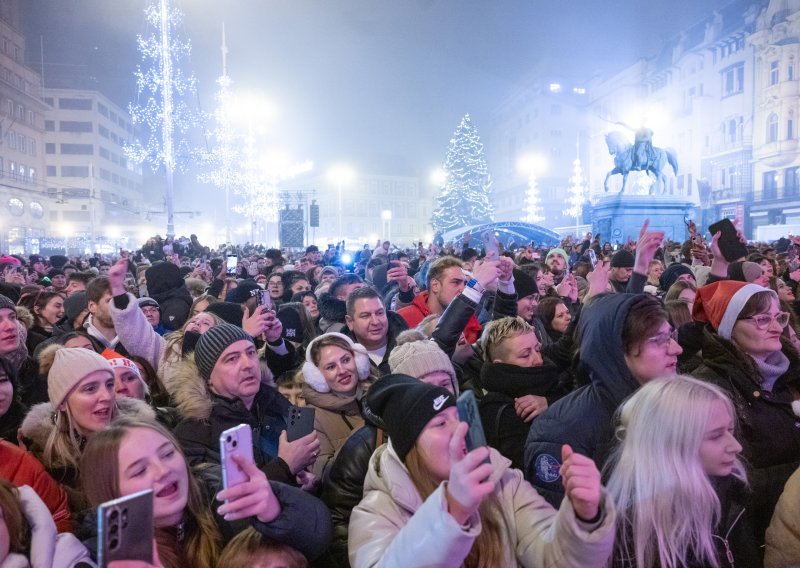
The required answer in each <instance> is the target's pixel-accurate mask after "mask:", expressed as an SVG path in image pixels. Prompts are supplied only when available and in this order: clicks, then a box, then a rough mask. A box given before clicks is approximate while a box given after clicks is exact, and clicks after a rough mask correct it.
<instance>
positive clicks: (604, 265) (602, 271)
mask: <svg viewBox="0 0 800 568" xmlns="http://www.w3.org/2000/svg"><path fill="white" fill-rule="evenodd" d="M610 271H611V269H610V267H609V263H608V262H606V261H603V260H598V261H597V264H596V265H595V267H594V270H592V271H591V272H590V273H589V274H587V275H586V280H587V282H589V290H588V291H587V292H586V297H585V299H584V301H586V300H588V299H589V298H591V297H592V296H596V295H598V294H602V293H604V292H606V291H608V275H609V272H610Z"/></svg>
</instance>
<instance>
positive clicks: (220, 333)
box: [194, 323, 254, 380]
mask: <svg viewBox="0 0 800 568" xmlns="http://www.w3.org/2000/svg"><path fill="white" fill-rule="evenodd" d="M237 341H249V342H250V343H253V344H254V342H253V338H252V337H250V335H248V334H247V332H246V331H245V330H243V329H242V328H241V327H236V326H235V325H231V324H229V323H221V324H219V325H215V326H213V327H210V328H208V331H206V332H205V333H204V334H203V335H201V336H200V339H198V340H197V345H196V346H195V348H194V361H195V363H197V370H198V371H199V372H200V376H201V377H203V378H204V379H206V380H208V379H209V378H211V371H213V370H214V366H215V365H216V364H217V361H218V360H219V358H220V356H221V355H222V352H223V351H225V350H226V349H227V348H228V347H230V346H231V345H233V344H234V343H236V342H237Z"/></svg>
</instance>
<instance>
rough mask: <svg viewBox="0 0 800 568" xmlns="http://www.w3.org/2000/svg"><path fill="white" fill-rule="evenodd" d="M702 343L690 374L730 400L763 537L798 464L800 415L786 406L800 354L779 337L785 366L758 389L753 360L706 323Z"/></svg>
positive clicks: (797, 380)
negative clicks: (770, 384)
mask: <svg viewBox="0 0 800 568" xmlns="http://www.w3.org/2000/svg"><path fill="white" fill-rule="evenodd" d="M702 345H703V347H702V361H703V363H702V364H701V365H700V367H698V368H697V369H695V370H694V371H693V372H692V375H693V376H695V377H697V378H698V379H702V380H704V381H708V382H710V383H713V384H715V385H717V386H718V387H720V388H722V389H723V390H724V391H725V392H727V393H728V395H729V396H730V397H731V400H733V404H734V407H735V408H736V415H737V422H738V424H737V428H738V435H737V438H738V439H739V441H740V442H741V443H742V446H743V447H744V450H743V457H744V458H745V460H746V462H747V463H748V464H749V465H750V471H749V472H748V475H749V478H750V484H751V486H752V488H753V493H754V495H756V496H757V501H756V502H755V503H754V510H753V520H754V524H755V526H756V530H757V536H758V539H759V542H760V543H763V539H764V531H766V528H767V526H768V525H769V521H770V519H771V518H772V512H773V510H774V509H775V505H776V504H777V502H778V499H779V498H780V495H781V493H782V492H783V486H784V485H785V484H786V481H787V480H788V479H789V477H790V476H791V475H792V473H794V471H795V470H796V469H797V467H798V465H800V416H797V415H796V414H795V413H794V412H793V411H792V400H794V398H795V396H797V394H796V393H800V356H799V355H798V353H797V351H796V350H795V349H794V347H792V346H791V344H789V343H788V342H787V341H784V342H783V353H784V354H785V355H786V356H787V357H788V358H789V370H788V371H786V372H785V373H784V374H783V375H781V376H780V377H778V380H777V381H776V382H775V385H774V387H773V389H772V392H767V391H763V390H762V389H761V377H760V376H759V373H758V370H757V368H756V365H755V362H754V361H753V359H752V358H751V357H749V356H748V355H746V354H745V353H744V352H743V351H742V350H741V349H739V348H738V347H737V346H736V345H734V344H733V343H731V342H730V341H727V340H725V339H723V338H721V337H719V336H718V335H716V334H715V333H711V332H710V331H709V330H708V329H706V330H705V331H704V334H703V344H702Z"/></svg>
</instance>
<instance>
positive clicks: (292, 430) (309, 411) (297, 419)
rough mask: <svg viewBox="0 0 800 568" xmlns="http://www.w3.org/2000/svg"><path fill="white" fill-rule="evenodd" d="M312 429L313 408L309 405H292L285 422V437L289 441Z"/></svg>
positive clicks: (304, 434) (297, 438) (307, 433)
mask: <svg viewBox="0 0 800 568" xmlns="http://www.w3.org/2000/svg"><path fill="white" fill-rule="evenodd" d="M313 431H314V409H313V408H312V407H310V406H305V407H300V406H292V407H291V408H289V419H288V421H287V424H286V439H287V440H288V441H290V442H294V441H295V440H299V439H300V438H302V437H303V436H308V435H309V434H311V432H313Z"/></svg>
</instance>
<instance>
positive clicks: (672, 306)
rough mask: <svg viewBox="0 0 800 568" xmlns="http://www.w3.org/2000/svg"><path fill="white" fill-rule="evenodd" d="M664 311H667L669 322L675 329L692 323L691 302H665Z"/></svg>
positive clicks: (677, 300)
mask: <svg viewBox="0 0 800 568" xmlns="http://www.w3.org/2000/svg"><path fill="white" fill-rule="evenodd" d="M664 309H665V310H666V311H667V321H669V324H670V325H671V326H672V327H673V328H675V329H678V328H679V327H681V326H682V325H685V324H687V323H690V322H691V321H692V314H691V313H690V312H689V302H687V301H686V300H679V299H675V300H667V301H665V302H664Z"/></svg>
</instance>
